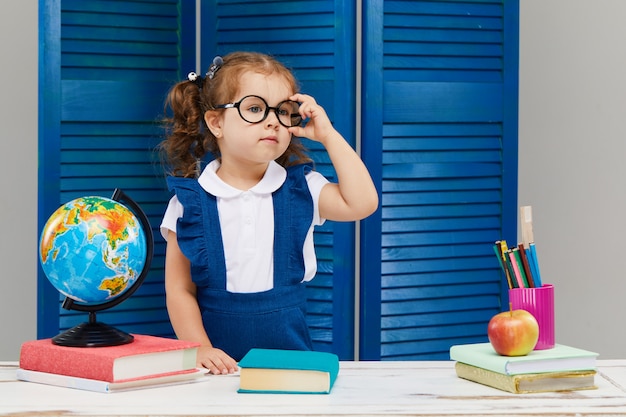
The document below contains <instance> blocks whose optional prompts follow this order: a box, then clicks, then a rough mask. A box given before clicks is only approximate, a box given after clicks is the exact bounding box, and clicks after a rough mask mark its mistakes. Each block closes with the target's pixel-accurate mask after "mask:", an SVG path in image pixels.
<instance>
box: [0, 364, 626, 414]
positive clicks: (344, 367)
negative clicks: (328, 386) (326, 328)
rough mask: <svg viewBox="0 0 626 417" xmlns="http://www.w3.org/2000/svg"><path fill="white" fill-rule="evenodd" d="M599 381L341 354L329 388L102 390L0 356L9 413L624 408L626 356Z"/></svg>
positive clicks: (3, 407) (214, 380) (225, 382)
mask: <svg viewBox="0 0 626 417" xmlns="http://www.w3.org/2000/svg"><path fill="white" fill-rule="evenodd" d="M598 365H599V366H598V373H597V375H596V385H597V386H598V389H595V390H584V391H571V392H562V393H556V392H551V393H541V394H511V393H507V392H504V391H500V390H496V389H494V388H490V387H486V386H483V385H479V384H476V383H473V382H469V381H465V380H463V379H460V378H457V377H456V374H455V372H454V362H451V361H440V362H429V361H417V362H341V370H340V372H339V377H338V378H337V381H336V383H335V386H334V387H333V390H332V392H331V394H329V395H294V394H238V393H237V392H236V391H237V388H238V387H239V377H238V376H236V375H229V376H215V375H210V376H207V377H206V378H202V380H201V381H200V382H196V383H191V384H185V385H177V386H168V387H159V388H150V389H142V390H136V391H129V392H117V393H112V394H103V393H96V392H89V391H81V390H76V389H68V388H60V387H53V386H47V385H41V384H35V383H29V382H22V381H17V380H16V379H15V370H16V364H15V363H7V362H0V415H4V416H57V415H58V416H108V417H111V416H283V415H285V416H286V415H288V416H485V415H487V416H490V415H494V416H501V415H513V416H550V417H554V416H569V417H572V416H594V417H595V416H626V360H612V361H607V360H600V361H598Z"/></svg>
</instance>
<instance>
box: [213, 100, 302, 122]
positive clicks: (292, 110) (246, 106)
mask: <svg viewBox="0 0 626 417" xmlns="http://www.w3.org/2000/svg"><path fill="white" fill-rule="evenodd" d="M215 108H216V109H233V108H236V109H237V111H239V116H241V118H242V119H243V120H245V121H246V122H248V123H261V122H262V121H263V120H265V119H267V115H268V114H269V113H270V110H274V113H275V114H276V118H277V119H278V122H279V123H280V124H281V125H283V126H285V127H293V126H299V125H300V123H302V116H300V113H298V109H299V108H300V104H299V103H298V102H296V101H291V100H285V101H281V102H280V103H278V105H277V106H276V107H270V106H269V105H268V104H267V101H265V100H264V99H263V98H262V97H259V96H245V97H244V98H242V99H241V100H239V101H238V102H236V103H228V104H219V105H217V106H215Z"/></svg>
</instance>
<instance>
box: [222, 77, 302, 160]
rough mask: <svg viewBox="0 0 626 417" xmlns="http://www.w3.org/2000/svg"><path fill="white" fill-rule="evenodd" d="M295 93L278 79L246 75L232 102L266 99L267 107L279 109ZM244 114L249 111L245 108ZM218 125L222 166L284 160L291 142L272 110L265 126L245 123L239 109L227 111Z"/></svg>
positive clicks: (260, 123) (285, 128) (264, 123)
mask: <svg viewBox="0 0 626 417" xmlns="http://www.w3.org/2000/svg"><path fill="white" fill-rule="evenodd" d="M293 93H294V92H293V91H291V89H290V87H289V85H288V84H287V82H286V81H285V79H284V78H282V77H280V76H278V75H275V74H272V75H264V74H259V73H256V72H245V73H243V74H242V76H241V80H240V88H239V92H238V94H237V95H236V96H235V97H234V99H233V100H232V101H233V102H235V103H236V102H239V101H240V100H241V99H242V98H244V97H246V96H251V95H254V96H258V97H261V98H263V99H264V100H265V101H266V102H267V105H268V106H270V107H276V106H277V105H278V104H279V103H280V102H282V101H284V100H288V99H289V96H291V95H292V94H293ZM224 104H225V103H224ZM241 111H242V112H246V111H248V109H244V108H243V107H242V108H241ZM244 114H245V113H244ZM219 122H220V123H221V127H220V129H221V135H220V136H218V145H219V148H220V154H221V158H222V163H228V162H236V163H238V164H240V165H241V164H249V165H258V164H267V163H268V162H270V161H273V160H275V159H276V158H278V157H279V156H281V155H282V154H283V153H284V152H285V151H286V150H287V147H288V146H289V143H290V141H291V134H290V133H289V131H288V130H287V127H285V126H283V125H282V124H280V123H279V120H278V118H277V116H276V113H275V112H274V111H273V110H270V111H269V112H268V115H267V118H266V119H265V120H263V121H262V122H259V123H249V122H247V121H245V120H243V119H242V117H241V116H240V114H239V111H238V110H237V109H236V108H230V109H225V110H223V112H222V115H221V117H220V119H219Z"/></svg>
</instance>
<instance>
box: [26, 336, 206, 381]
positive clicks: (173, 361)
mask: <svg viewBox="0 0 626 417" xmlns="http://www.w3.org/2000/svg"><path fill="white" fill-rule="evenodd" d="M133 336H134V340H133V341H132V342H131V343H128V344H125V345H119V346H107V347H68V346H59V345H55V344H53V343H52V340H51V339H40V340H32V341H28V342H25V343H24V344H23V345H22V348H21V350H20V368H21V369H26V370H32V371H39V372H47V373H52V374H58V375H67V376H75V377H80V378H87V379H95V380H99V381H107V382H122V381H129V380H136V379H142V378H150V377H154V376H162V375H167V374H173V373H179V372H188V371H189V370H193V369H195V368H196V353H197V351H198V347H199V346H200V344H198V343H195V342H187V341H182V340H177V339H169V338H164V337H156V336H147V335H138V334H135V335H133Z"/></svg>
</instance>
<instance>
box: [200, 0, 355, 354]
mask: <svg viewBox="0 0 626 417" xmlns="http://www.w3.org/2000/svg"><path fill="white" fill-rule="evenodd" d="M205 3H206V4H205ZM205 3H203V9H202V27H203V28H205V29H207V28H216V29H215V31H213V30H209V29H207V30H205V31H204V32H203V36H204V37H203V39H202V62H203V64H202V68H203V69H204V70H203V71H205V69H206V68H208V66H209V65H210V62H211V61H212V60H213V57H214V56H215V55H225V54H227V53H229V52H233V51H246V50H247V51H255V52H263V53H267V54H270V55H273V56H275V57H276V58H278V59H279V60H280V61H281V62H283V63H284V64H285V65H286V66H287V67H289V68H291V69H292V70H293V71H294V73H295V75H296V77H297V79H298V81H299V82H300V84H301V91H303V92H304V93H309V94H311V95H313V96H314V97H315V98H316V100H317V101H318V102H319V103H320V104H322V105H323V106H324V107H325V109H326V111H327V113H328V115H329V117H330V118H331V120H332V121H333V123H334V125H335V127H336V128H337V129H338V130H339V131H340V132H341V133H342V134H343V135H344V136H345V137H346V139H347V140H348V141H350V142H351V143H354V108H355V105H354V100H355V92H354V90H355V86H354V76H353V74H354V68H355V64H354V45H355V41H354V19H353V16H354V13H355V11H354V7H355V6H354V4H353V2H351V1H332V0H324V1H321V0H319V1H310V0H302V1H289V2H275V1H266V0H265V1H263V0H255V1H249V2H246V3H245V4H244V3H241V2H239V1H217V2H205ZM346 16H347V18H346ZM304 142H305V146H306V147H307V148H308V149H309V150H310V155H311V157H312V158H313V159H314V160H315V164H316V169H317V170H318V171H320V172H321V173H322V174H324V175H325V176H326V177H327V178H329V179H331V180H333V179H334V175H335V174H334V171H333V169H332V166H331V165H330V160H329V159H328V156H327V155H326V152H325V150H324V149H323V148H322V147H321V146H319V145H318V144H317V143H314V142H312V141H309V140H305V141H304ZM353 236H354V225H353V224H347V223H346V224H340V223H335V222H327V223H326V224H324V225H323V226H321V227H319V228H318V229H316V231H315V243H316V254H317V257H318V273H317V276H316V278H315V279H314V280H313V281H312V282H311V283H310V284H309V287H308V306H307V307H308V314H307V320H308V323H309V326H310V329H311V333H312V337H313V340H314V348H315V349H317V350H325V351H333V352H335V353H337V354H338V355H339V356H340V357H341V358H342V359H351V358H352V357H353V349H354V336H353V333H354V331H353V327H354V324H353V323H354V301H353V299H354V260H353V259H354V237H353Z"/></svg>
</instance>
